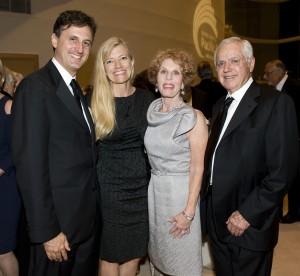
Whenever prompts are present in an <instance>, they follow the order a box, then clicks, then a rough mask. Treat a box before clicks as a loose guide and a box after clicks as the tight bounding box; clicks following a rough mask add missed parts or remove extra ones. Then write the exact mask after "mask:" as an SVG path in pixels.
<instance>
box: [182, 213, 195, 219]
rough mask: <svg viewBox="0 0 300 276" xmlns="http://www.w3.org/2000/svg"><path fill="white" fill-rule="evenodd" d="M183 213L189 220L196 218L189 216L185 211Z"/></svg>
mask: <svg viewBox="0 0 300 276" xmlns="http://www.w3.org/2000/svg"><path fill="white" fill-rule="evenodd" d="M181 214H182V215H183V216H184V217H185V218H186V219H187V220H189V221H192V220H193V219H194V217H190V216H188V215H187V214H186V213H185V212H184V211H183V212H182V213H181Z"/></svg>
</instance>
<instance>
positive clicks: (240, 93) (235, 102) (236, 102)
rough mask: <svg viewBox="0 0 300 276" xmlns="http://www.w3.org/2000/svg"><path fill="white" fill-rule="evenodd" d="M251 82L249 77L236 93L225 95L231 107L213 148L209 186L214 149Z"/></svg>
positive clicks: (211, 176) (212, 169)
mask: <svg viewBox="0 0 300 276" xmlns="http://www.w3.org/2000/svg"><path fill="white" fill-rule="evenodd" d="M252 82H253V78H252V77H250V78H249V79H248V81H247V82H246V83H245V84H244V85H243V86H242V87H241V88H240V89H239V90H237V91H235V92H234V93H232V94H229V93H228V94H227V96H226V99H227V98H228V97H232V98H233V101H232V103H231V105H230V106H229V108H228V112H227V116H226V120H225V122H224V125H223V128H222V130H221V133H220V136H219V140H218V142H217V145H216V147H215V150H214V153H213V157H212V164H211V175H210V184H212V178H213V171H214V162H215V153H216V149H217V147H218V145H219V143H220V141H221V139H222V137H223V135H224V132H225V130H226V129H227V127H228V125H229V122H230V121H231V119H232V117H233V115H234V113H235V111H236V109H237V107H238V106H239V104H240V102H241V100H242V98H243V97H244V95H245V94H246V92H247V90H248V88H249V87H250V85H251V83H252Z"/></svg>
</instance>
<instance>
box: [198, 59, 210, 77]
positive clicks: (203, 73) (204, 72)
mask: <svg viewBox="0 0 300 276" xmlns="http://www.w3.org/2000/svg"><path fill="white" fill-rule="evenodd" d="M197 74H198V76H199V77H200V78H201V79H204V78H212V76H213V69H212V67H211V65H210V63H209V62H208V61H206V60H203V61H200V62H199V64H198V66H197Z"/></svg>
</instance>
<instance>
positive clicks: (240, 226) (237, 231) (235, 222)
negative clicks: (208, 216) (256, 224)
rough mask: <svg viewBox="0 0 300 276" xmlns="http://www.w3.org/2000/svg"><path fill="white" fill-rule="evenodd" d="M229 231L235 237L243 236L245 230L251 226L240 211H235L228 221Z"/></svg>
mask: <svg viewBox="0 0 300 276" xmlns="http://www.w3.org/2000/svg"><path fill="white" fill-rule="evenodd" d="M226 224H227V229H228V231H229V232H230V233H231V235H233V236H236V237H238V236H241V235H243V234H244V232H245V230H246V229H247V228H248V227H249V226H250V224H249V223H248V221H246V220H245V219H244V218H243V216H242V215H241V214H240V212H239V211H235V212H233V213H232V215H231V216H230V217H229V218H228V220H227V221H226Z"/></svg>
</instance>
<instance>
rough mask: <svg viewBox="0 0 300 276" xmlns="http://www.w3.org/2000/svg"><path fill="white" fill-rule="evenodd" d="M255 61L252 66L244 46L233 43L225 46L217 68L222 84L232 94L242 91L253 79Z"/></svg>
mask: <svg viewBox="0 0 300 276" xmlns="http://www.w3.org/2000/svg"><path fill="white" fill-rule="evenodd" d="M254 63H255V60H254V58H252V59H251V61H250V64H249V65H248V64H247V60H246V58H245V56H244V55H243V52H242V44H241V43H240V42H233V43H229V44H225V45H223V47H221V48H220V49H219V52H218V53H217V57H216V64H217V66H216V68H217V73H218V78H219V81H220V83H221V84H222V85H223V86H224V88H226V89H227V90H228V92H229V93H230V94H232V93H234V92H235V91H237V90H238V89H240V88H241V87H242V86H243V85H244V84H245V83H246V82H247V81H248V79H249V78H250V77H251V73H252V71H253V68H254Z"/></svg>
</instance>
